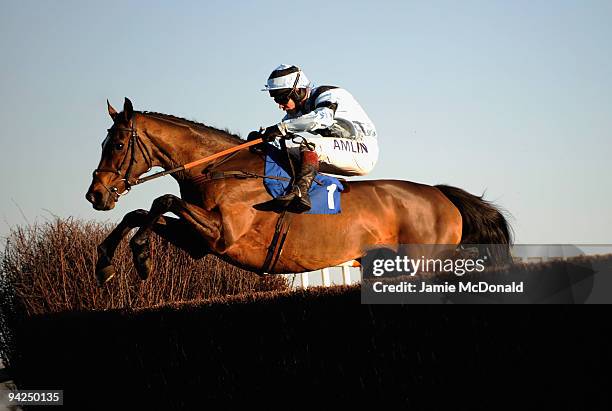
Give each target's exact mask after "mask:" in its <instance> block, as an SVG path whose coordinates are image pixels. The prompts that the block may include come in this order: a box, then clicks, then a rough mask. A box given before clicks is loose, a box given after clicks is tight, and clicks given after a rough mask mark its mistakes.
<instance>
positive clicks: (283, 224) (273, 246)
mask: <svg viewBox="0 0 612 411" xmlns="http://www.w3.org/2000/svg"><path fill="white" fill-rule="evenodd" d="M291 219H292V213H288V212H287V210H283V211H282V212H281V213H280V215H279V216H278V220H276V226H275V227H274V235H273V236H272V241H270V245H269V246H268V252H267V254H266V259H265V261H264V263H263V266H262V267H261V273H262V274H265V273H269V272H270V271H272V270H274V267H275V266H276V263H277V262H278V259H279V258H280V255H281V253H282V252H283V245H285V240H286V239H287V234H289V228H290V227H291ZM279 240H280V243H279ZM277 245H278V247H277ZM273 259H274V261H272V260H273Z"/></svg>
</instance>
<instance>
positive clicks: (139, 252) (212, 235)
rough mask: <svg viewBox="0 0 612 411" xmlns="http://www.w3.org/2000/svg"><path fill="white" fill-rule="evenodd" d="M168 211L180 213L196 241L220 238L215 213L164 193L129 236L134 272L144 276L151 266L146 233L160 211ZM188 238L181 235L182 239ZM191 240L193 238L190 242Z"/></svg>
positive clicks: (181, 219) (199, 242) (160, 215)
mask: <svg viewBox="0 0 612 411" xmlns="http://www.w3.org/2000/svg"><path fill="white" fill-rule="evenodd" d="M167 212H172V213H174V214H176V215H177V216H179V217H180V220H179V221H180V222H181V223H182V224H183V225H184V226H188V227H189V229H190V231H191V232H192V233H195V234H194V235H196V236H197V238H198V241H197V244H206V242H207V240H208V242H213V241H214V240H216V239H218V238H220V236H221V231H220V226H221V222H220V218H219V217H218V215H217V214H215V213H213V212H210V211H207V210H204V209H202V208H200V207H198V206H195V205H192V204H188V203H187V202H185V201H184V200H182V199H180V198H178V197H176V196H174V195H172V194H166V195H163V196H161V197H158V198H156V199H155V200H154V201H153V204H152V206H151V211H149V213H148V215H147V217H146V218H145V220H146V222H144V223H143V224H141V225H140V229H139V230H138V232H136V234H135V235H134V237H132V239H131V240H130V247H131V248H132V254H133V256H134V265H135V267H136V271H137V272H138V275H139V276H140V278H142V279H143V280H145V279H147V278H148V276H149V274H150V272H151V269H152V263H151V256H150V255H149V254H150V253H149V250H150V246H149V233H150V231H151V230H152V229H153V230H154V231H155V226H156V225H157V224H158V222H159V221H160V219H162V218H164V216H163V215H162V214H164V213H167ZM185 240H189V239H183V241H184V242H189V241H185ZM192 243H193V242H192Z"/></svg>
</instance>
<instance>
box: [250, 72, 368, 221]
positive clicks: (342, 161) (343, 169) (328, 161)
mask: <svg viewBox="0 0 612 411" xmlns="http://www.w3.org/2000/svg"><path fill="white" fill-rule="evenodd" d="M262 91H268V92H269V93H270V97H272V98H273V99H274V101H275V102H276V103H277V104H278V106H279V108H280V109H282V110H284V111H285V112H286V115H285V117H283V119H282V121H281V122H280V123H278V124H275V125H273V126H270V127H267V128H266V129H265V130H262V131H261V132H255V131H254V132H251V133H250V134H249V137H248V139H249V140H253V139H256V138H263V139H264V141H267V142H269V141H273V140H274V139H275V138H277V137H283V136H286V135H288V134H289V135H291V134H293V133H303V132H308V133H311V134H314V135H315V136H314V137H310V136H309V137H308V139H307V144H301V145H300V147H299V151H300V159H301V166H300V171H299V173H298V175H297V176H296V179H295V184H294V186H293V187H292V189H291V191H290V192H289V193H288V194H285V195H284V196H281V197H278V198H276V199H275V202H276V203H277V204H278V205H279V206H282V207H287V206H289V205H291V206H292V207H293V208H294V209H295V210H296V211H298V212H303V211H308V210H310V208H311V202H310V198H309V196H308V190H309V188H310V186H311V185H312V182H313V180H314V177H315V175H316V174H317V171H319V163H320V169H321V171H323V172H326V173H331V174H338V175H346V176H354V175H365V174H368V173H369V172H370V171H372V169H373V168H374V165H375V164H376V161H377V160H378V142H377V139H376V138H377V135H376V128H375V127H374V124H373V123H372V120H370V118H369V117H368V115H367V114H366V113H365V111H364V110H363V108H361V106H360V105H359V103H358V102H357V100H355V98H354V97H353V96H352V95H351V94H350V93H349V92H348V91H346V90H344V89H342V88H340V87H334V86H318V87H312V86H311V83H310V81H309V80H308V78H307V77H306V75H305V74H304V73H303V72H302V71H301V70H300V69H299V68H298V67H296V66H288V65H285V64H281V65H280V66H278V67H277V68H276V69H274V71H272V73H271V74H270V77H268V81H267V84H266V86H265V88H264V89H263V90H262ZM296 149H297V148H296Z"/></svg>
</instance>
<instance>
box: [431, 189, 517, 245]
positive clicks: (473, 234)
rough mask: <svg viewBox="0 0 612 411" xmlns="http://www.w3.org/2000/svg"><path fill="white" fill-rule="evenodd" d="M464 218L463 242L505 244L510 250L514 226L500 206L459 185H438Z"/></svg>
mask: <svg viewBox="0 0 612 411" xmlns="http://www.w3.org/2000/svg"><path fill="white" fill-rule="evenodd" d="M436 188H437V189H438V190H440V191H441V192H442V193H443V194H444V195H445V196H446V197H448V199H449V200H450V201H451V202H452V203H453V204H454V205H455V207H457V208H458V209H459V212H460V213H461V217H462V218H463V232H462V233H461V244H503V245H507V247H504V249H505V250H508V251H509V247H510V246H511V245H512V241H513V240H512V227H510V224H509V223H508V220H507V219H506V217H505V216H504V214H503V212H502V211H501V210H500V208H499V207H497V206H495V205H494V204H493V203H491V202H489V201H487V200H484V199H483V198H482V197H483V196H481V197H478V196H475V195H473V194H470V193H468V192H467V191H465V190H462V189H460V188H457V187H451V186H446V185H437V186H436Z"/></svg>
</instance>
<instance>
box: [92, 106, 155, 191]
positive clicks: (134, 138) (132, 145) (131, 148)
mask: <svg viewBox="0 0 612 411" xmlns="http://www.w3.org/2000/svg"><path fill="white" fill-rule="evenodd" d="M111 130H113V129H112V127H111V128H109V129H108V130H107V131H108V133H109V134H107V136H106V137H107V138H108V137H110V132H111ZM115 130H116V131H129V132H130V139H129V141H128V146H127V149H126V150H125V155H124V156H123V160H121V164H120V165H119V168H118V169H114V168H96V169H95V170H94V171H93V178H94V179H95V178H96V177H98V174H99V173H113V174H116V175H118V176H121V175H122V174H123V168H124V166H125V163H126V161H127V160H128V156H129V163H128V165H127V168H126V170H125V174H124V175H123V178H121V179H120V180H119V181H123V182H124V185H125V191H123V192H121V193H120V192H119V189H118V188H117V187H115V186H110V187H108V186H107V185H106V184H104V183H103V182H102V181H101V180H100V178H99V177H98V181H99V182H100V184H102V185H103V186H104V188H105V189H106V190H107V191H108V192H109V193H111V194H112V195H115V196H116V200H118V199H119V197H121V196H122V195H125V194H127V193H129V191H130V190H131V188H132V186H133V185H135V184H137V183H138V182H137V181H130V177H131V173H132V168H133V167H134V163H136V162H137V161H136V148H137V147H138V150H140V153H141V154H142V157H143V158H144V159H145V162H146V163H147V171H146V172H148V171H150V170H151V168H152V167H153V165H152V164H153V163H152V161H151V153H150V152H149V150H148V148H147V146H146V145H145V144H144V142H143V141H142V139H141V138H140V136H139V135H138V132H137V131H136V115H135V114H134V116H133V117H132V121H131V124H130V128H125V127H118V128H116V129H115Z"/></svg>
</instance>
